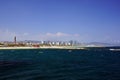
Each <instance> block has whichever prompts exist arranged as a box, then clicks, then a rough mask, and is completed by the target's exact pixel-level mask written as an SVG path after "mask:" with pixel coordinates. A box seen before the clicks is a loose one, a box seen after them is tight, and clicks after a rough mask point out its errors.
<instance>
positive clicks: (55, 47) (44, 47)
mask: <svg viewBox="0 0 120 80" xmlns="http://www.w3.org/2000/svg"><path fill="white" fill-rule="evenodd" d="M10 49H85V47H80V48H76V47H67V46H66V47H65V46H63V47H61V46H59V47H58V46H51V47H49V46H42V47H0V50H10Z"/></svg>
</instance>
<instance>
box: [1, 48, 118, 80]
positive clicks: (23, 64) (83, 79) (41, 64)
mask: <svg viewBox="0 0 120 80" xmlns="http://www.w3.org/2000/svg"><path fill="white" fill-rule="evenodd" d="M0 80H120V51H110V50H109V48H88V49H86V50H77V49H76V50H70V49H26V50H0Z"/></svg>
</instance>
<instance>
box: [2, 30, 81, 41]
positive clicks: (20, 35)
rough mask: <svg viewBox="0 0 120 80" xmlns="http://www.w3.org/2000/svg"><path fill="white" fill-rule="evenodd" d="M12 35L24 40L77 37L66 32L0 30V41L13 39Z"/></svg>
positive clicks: (70, 38)
mask: <svg viewBox="0 0 120 80" xmlns="http://www.w3.org/2000/svg"><path fill="white" fill-rule="evenodd" d="M14 36H16V37H17V40H18V41H24V40H62V41H64V40H72V39H73V40H76V39H78V37H79V34H68V33H63V32H56V33H50V32H48V33H44V34H41V33H39V34H29V33H27V32H24V33H16V32H14V31H10V30H8V29H6V30H0V37H1V38H0V41H13V40H14Z"/></svg>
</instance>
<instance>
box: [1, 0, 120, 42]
mask: <svg viewBox="0 0 120 80" xmlns="http://www.w3.org/2000/svg"><path fill="white" fill-rule="evenodd" d="M119 35H120V0H0V41H3V40H6V41H7V40H9V41H11V40H13V37H14V36H17V39H18V40H77V41H80V42H94V41H95V42H120V36H119Z"/></svg>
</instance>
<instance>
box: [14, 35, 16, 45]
mask: <svg viewBox="0 0 120 80" xmlns="http://www.w3.org/2000/svg"><path fill="white" fill-rule="evenodd" d="M14 43H15V44H16V36H15V37H14Z"/></svg>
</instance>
